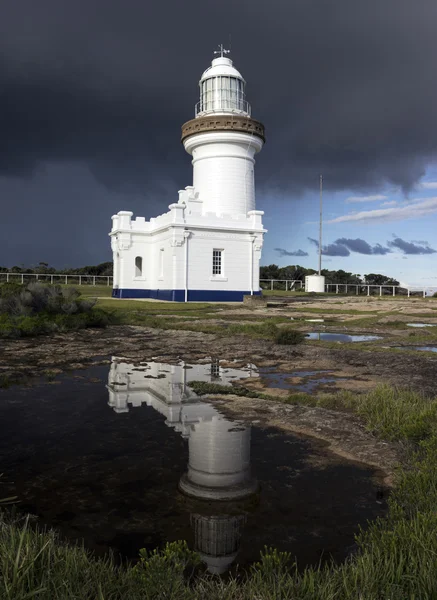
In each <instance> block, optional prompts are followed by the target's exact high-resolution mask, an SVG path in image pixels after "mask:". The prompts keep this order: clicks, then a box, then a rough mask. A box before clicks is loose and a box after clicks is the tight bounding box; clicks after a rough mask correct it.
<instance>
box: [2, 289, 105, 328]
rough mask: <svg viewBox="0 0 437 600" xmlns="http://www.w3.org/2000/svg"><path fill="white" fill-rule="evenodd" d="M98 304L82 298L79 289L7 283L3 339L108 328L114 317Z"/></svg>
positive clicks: (3, 301)
mask: <svg viewBox="0 0 437 600" xmlns="http://www.w3.org/2000/svg"><path fill="white" fill-rule="evenodd" d="M95 303H96V300H92V299H84V298H81V296H80V292H78V291H77V290H76V289H75V288H68V287H61V286H58V285H43V284H41V283H29V284H28V285H20V284H15V283H10V284H4V285H2V286H1V287H0V338H2V337H3V338H15V337H29V336H36V335H43V334H48V333H55V332H62V331H70V330H76V329H83V328H85V327H105V326H106V325H107V324H108V323H109V322H110V319H111V316H110V314H109V313H107V312H105V311H103V310H102V309H100V308H96V307H95Z"/></svg>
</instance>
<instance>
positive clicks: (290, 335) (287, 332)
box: [275, 327, 305, 346]
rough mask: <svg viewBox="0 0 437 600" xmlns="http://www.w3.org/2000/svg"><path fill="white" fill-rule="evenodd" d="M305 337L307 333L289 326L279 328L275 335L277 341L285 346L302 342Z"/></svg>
mask: <svg viewBox="0 0 437 600" xmlns="http://www.w3.org/2000/svg"><path fill="white" fill-rule="evenodd" d="M304 339H305V335H304V334H303V333H302V332H301V331H296V329H290V328H289V327H283V328H281V329H279V331H278V332H277V333H276V336H275V342H276V343H277V344H282V345H284V346H293V345H295V344H300V343H302V342H303V341H304Z"/></svg>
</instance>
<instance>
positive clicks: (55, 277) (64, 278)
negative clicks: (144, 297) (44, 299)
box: [0, 273, 112, 286]
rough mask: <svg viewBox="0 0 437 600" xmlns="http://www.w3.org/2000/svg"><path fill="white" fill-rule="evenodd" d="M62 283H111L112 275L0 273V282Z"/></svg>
mask: <svg viewBox="0 0 437 600" xmlns="http://www.w3.org/2000/svg"><path fill="white" fill-rule="evenodd" d="M13 281H15V282H18V283H24V282H25V281H26V282H29V281H42V282H44V283H64V284H73V283H74V284H75V285H108V286H109V285H112V275H63V274H60V273H0V283H1V282H7V283H9V282H13Z"/></svg>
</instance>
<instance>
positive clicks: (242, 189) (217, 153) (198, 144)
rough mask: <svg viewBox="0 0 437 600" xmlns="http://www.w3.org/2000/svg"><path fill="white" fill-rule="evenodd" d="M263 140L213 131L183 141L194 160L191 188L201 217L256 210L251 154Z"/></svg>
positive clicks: (242, 134) (260, 146) (247, 135)
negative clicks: (197, 198) (195, 194)
mask: <svg viewBox="0 0 437 600" xmlns="http://www.w3.org/2000/svg"><path fill="white" fill-rule="evenodd" d="M262 144H263V142H262V140H261V139H260V138H258V137H255V136H251V135H249V134H246V133H237V132H219V131H217V132H213V133H201V134H199V135H193V136H191V137H189V138H188V139H187V140H185V141H184V146H185V149H186V151H187V152H188V153H190V154H191V155H192V157H193V160H192V164H193V187H194V188H195V190H196V191H197V192H198V194H199V199H200V200H201V201H202V202H203V208H202V212H203V214H208V213H214V214H218V215H225V214H229V215H235V214H244V215H246V214H247V212H248V211H250V210H254V209H255V185H254V164H255V160H254V155H255V153H256V152H259V150H260V149H261V148H262Z"/></svg>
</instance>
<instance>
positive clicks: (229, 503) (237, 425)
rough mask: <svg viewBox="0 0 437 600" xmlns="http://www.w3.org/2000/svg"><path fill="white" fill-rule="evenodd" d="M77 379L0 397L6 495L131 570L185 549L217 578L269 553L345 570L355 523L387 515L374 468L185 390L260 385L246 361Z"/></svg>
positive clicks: (94, 373) (149, 366)
mask: <svg viewBox="0 0 437 600" xmlns="http://www.w3.org/2000/svg"><path fill="white" fill-rule="evenodd" d="M227 364H229V363H227ZM313 373H314V372H313V371H299V372H295V373H293V375H295V376H300V377H311V376H312V375H313ZM319 373H320V372H319ZM319 373H318V374H319ZM328 373H329V372H328ZM328 373H326V374H327V375H328ZM80 375H81V377H80V378H78V377H77V375H76V374H73V375H65V374H64V375H60V376H58V377H57V378H56V381H57V385H49V384H47V385H43V384H41V385H38V386H36V387H32V388H24V387H12V388H10V389H8V390H0V419H1V422H2V425H3V427H2V436H1V438H0V455H1V456H2V464H1V471H2V472H3V473H4V475H3V477H2V488H1V492H2V494H3V496H9V495H17V496H18V498H19V500H20V503H19V505H18V507H19V509H21V510H23V511H29V512H31V513H33V514H36V515H37V516H38V517H39V519H40V522H41V523H42V524H45V525H49V526H52V527H55V528H57V529H58V530H59V531H60V532H61V534H62V536H64V537H66V538H67V539H70V540H82V539H83V540H84V543H85V546H86V547H87V548H89V549H91V550H93V551H94V552H95V553H96V554H98V555H103V554H105V553H107V552H108V550H109V549H112V550H113V551H114V552H115V554H116V556H118V557H122V558H124V559H129V560H135V559H136V558H137V557H138V551H139V549H140V548H147V549H148V550H152V549H153V548H155V547H162V546H163V545H164V544H165V542H167V541H174V540H181V539H182V540H187V543H188V544H189V546H190V547H191V548H193V549H195V550H197V551H198V552H199V553H200V555H201V557H202V560H203V562H204V563H205V564H206V566H207V568H208V570H209V571H210V572H211V573H218V574H220V573H224V572H225V571H227V570H229V569H231V570H233V569H235V568H236V565H237V564H239V565H241V567H242V568H246V567H247V566H248V565H250V564H252V563H253V562H254V561H256V560H258V559H259V552H260V551H261V550H262V549H263V547H264V546H265V545H267V546H275V547H277V548H278V549H279V550H283V551H289V552H291V554H292V555H293V556H296V557H297V562H298V565H299V568H304V567H305V566H307V565H310V564H312V565H314V564H317V563H318V562H319V560H322V561H329V560H330V559H331V558H333V559H334V560H336V561H340V560H344V559H345V558H346V556H347V555H348V554H349V553H350V552H351V550H352V549H353V548H354V535H355V534H356V533H357V531H358V528H359V526H365V525H366V523H367V521H368V520H371V519H375V518H376V517H378V516H382V515H383V514H385V510H386V506H385V504H384V502H382V503H381V499H380V493H381V492H380V489H377V488H376V487H375V484H374V483H373V482H374V479H373V477H374V476H375V470H374V469H372V468H370V467H369V468H366V467H364V466H363V465H359V464H356V463H353V462H349V461H346V460H345V459H342V458H340V457H338V456H336V455H333V454H329V453H327V451H326V445H325V444H324V443H323V442H318V441H316V440H314V439H312V438H304V437H302V436H299V437H298V436H293V435H291V434H289V433H288V432H282V431H280V430H278V429H274V428H271V427H259V426H254V425H251V424H250V423H246V422H242V421H238V420H237V421H235V420H231V419H229V418H227V417H225V416H223V415H222V414H220V412H219V410H218V409H217V408H216V407H215V406H213V405H211V404H208V403H207V402H203V401H201V399H200V398H199V397H198V396H196V394H195V393H194V392H193V391H192V390H191V389H190V387H189V383H190V381H193V380H199V379H200V380H203V381H210V382H217V381H220V383H222V384H223V385H231V382H232V381H235V380H236V379H242V378H248V377H259V375H260V373H259V371H258V370H257V369H256V367H255V366H254V365H247V366H246V367H243V368H240V369H232V368H229V367H228V366H227V367H226V368H223V367H222V366H221V364H220V361H218V360H215V361H212V362H211V363H210V364H202V365H198V364H196V365H186V364H183V363H181V364H179V365H167V364H163V363H158V362H149V363H145V362H143V363H141V364H138V365H134V364H130V363H126V362H123V361H122V360H118V359H113V361H112V364H111V366H110V369H109V372H108V366H107V365H106V366H92V367H90V368H88V369H87V370H83V371H80ZM271 375H273V374H271ZM99 380H100V381H99ZM319 381H320V380H319Z"/></svg>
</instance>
